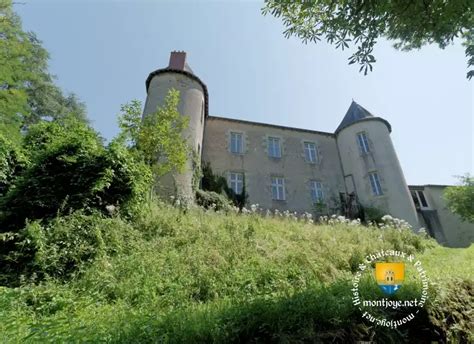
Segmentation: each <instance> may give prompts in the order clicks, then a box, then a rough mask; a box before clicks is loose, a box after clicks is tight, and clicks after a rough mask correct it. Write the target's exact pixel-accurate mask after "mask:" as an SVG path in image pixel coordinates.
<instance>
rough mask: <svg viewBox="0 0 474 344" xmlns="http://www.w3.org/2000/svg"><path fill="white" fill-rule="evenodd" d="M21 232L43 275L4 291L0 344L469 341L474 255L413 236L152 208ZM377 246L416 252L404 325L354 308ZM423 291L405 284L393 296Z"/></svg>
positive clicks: (0, 292) (0, 290)
mask: <svg viewBox="0 0 474 344" xmlns="http://www.w3.org/2000/svg"><path fill="white" fill-rule="evenodd" d="M25 231H26V232H27V234H28V235H27V237H28V238H29V240H30V241H29V242H28V243H31V242H33V243H34V244H35V245H36V247H37V252H36V253H35V256H34V263H33V265H32V266H31V269H32V271H36V273H35V274H32V275H31V274H30V275H25V278H24V280H23V281H22V282H21V284H20V285H19V286H17V287H8V288H7V287H0V342H6V343H16V342H122V343H148V342H165V343H166V342H169V343H209V342H225V343H229V342H281V343H289V342H291V343H293V342H333V341H335V342H355V341H356V340H376V341H377V342H400V341H411V342H421V343H422V342H430V341H431V340H439V341H441V342H446V341H448V342H469V341H471V342H472V341H473V340H474V335H473V328H472V324H473V323H474V315H473V305H474V288H473V281H474V277H473V268H472V262H473V261H474V247H473V246H471V247H470V248H468V249H448V248H443V247H440V246H439V245H437V244H436V243H435V242H434V241H433V240H431V239H427V238H426V237H423V236H421V235H416V234H413V233H412V232H410V231H408V230H398V229H393V228H386V229H377V228H375V227H363V226H360V225H357V224H354V223H353V224H350V223H339V222H337V221H336V223H334V224H326V225H315V224H312V223H309V222H308V221H296V220H294V219H292V218H291V217H290V218H285V217H278V218H275V217H264V216H260V215H256V214H248V215H241V214H240V215H239V214H220V213H216V212H213V211H207V212H206V211H204V210H200V209H191V210H181V209H177V208H173V207H171V206H167V205H163V204H155V203H152V202H150V203H149V204H148V205H147V206H144V207H143V208H142V209H141V211H140V213H139V214H137V215H136V216H134V217H133V219H129V220H124V219H122V218H120V217H118V216H116V217H112V218H105V217H103V216H100V215H85V214H82V213H75V214H72V215H70V216H68V217H64V218H59V219H57V220H54V221H53V222H52V223H51V224H50V225H48V226H47V227H42V226H41V225H40V224H39V223H32V224H30V225H29V226H27V228H26V229H25ZM380 249H396V250H400V251H404V252H406V253H409V254H414V255H416V257H417V258H419V259H420V260H421V261H422V262H423V264H424V267H425V269H426V270H427V273H428V275H429V278H430V280H431V282H432V283H431V284H430V290H429V299H428V303H427V305H426V307H425V308H424V309H423V311H422V312H420V313H419V314H417V317H416V318H415V320H413V321H412V322H410V323H409V324H407V325H405V326H403V327H401V328H399V329H398V330H390V329H386V328H382V327H377V326H374V325H373V324H371V323H370V322H368V321H366V320H363V319H362V317H361V312H360V311H359V310H358V309H357V308H356V307H354V306H353V305H352V299H351V295H352V294H351V291H350V289H351V287H352V285H351V279H352V276H353V273H354V272H355V271H356V270H357V267H358V265H359V263H361V262H362V260H363V258H364V257H365V256H366V255H367V254H369V253H373V252H377V251H379V250H380ZM418 287H419V281H416V280H415V279H408V280H407V282H406V283H405V284H404V286H403V287H402V289H401V290H400V293H399V294H397V296H396V297H397V298H400V299H403V298H405V297H410V296H413V290H416V288H418ZM361 289H363V290H366V291H373V290H376V289H377V286H376V285H375V284H374V282H373V281H371V280H369V279H365V280H364V281H362V282H361ZM390 312H391V311H390V310H387V311H386V314H385V315H386V316H390V314H391V313H390Z"/></svg>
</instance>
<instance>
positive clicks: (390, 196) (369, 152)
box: [336, 102, 419, 229]
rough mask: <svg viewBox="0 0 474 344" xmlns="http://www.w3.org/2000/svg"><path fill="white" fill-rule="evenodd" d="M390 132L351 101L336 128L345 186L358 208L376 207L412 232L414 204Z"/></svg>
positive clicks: (377, 118) (414, 220)
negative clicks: (358, 204)
mask: <svg viewBox="0 0 474 344" xmlns="http://www.w3.org/2000/svg"><path fill="white" fill-rule="evenodd" d="M390 132H391V126H390V124H389V123H388V122H387V121H386V120H384V119H383V118H380V117H374V116H373V115H372V114H370V112H368V111H367V110H366V109H364V108H363V107H362V106H360V105H359V104H357V103H356V102H352V104H351V106H350V107H349V110H348V111H347V114H346V116H345V117H344V119H343V121H342V122H341V124H340V125H339V127H338V128H337V129H336V137H337V145H338V149H339V152H340V157H341V164H342V168H343V171H344V179H345V182H346V187H347V189H348V190H350V192H351V191H355V193H356V194H357V197H358V199H359V201H360V203H361V204H362V206H364V207H374V208H378V209H380V210H382V211H384V212H386V213H387V214H390V215H392V216H394V217H397V218H400V219H403V220H405V221H407V222H408V223H409V224H410V225H411V226H412V227H413V228H414V229H416V228H418V227H419V222H418V217H417V214H416V209H415V205H414V203H413V199H412V198H411V195H410V192H409V190H408V185H407V183H406V181H405V176H404V175H403V171H402V168H401V166H400V162H399V161H398V156H397V153H396V152H395V148H394V146H393V143H392V140H391V138H390Z"/></svg>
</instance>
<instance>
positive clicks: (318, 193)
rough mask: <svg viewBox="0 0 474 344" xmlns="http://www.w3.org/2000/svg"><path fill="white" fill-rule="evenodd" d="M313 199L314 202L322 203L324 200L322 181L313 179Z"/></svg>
mask: <svg viewBox="0 0 474 344" xmlns="http://www.w3.org/2000/svg"><path fill="white" fill-rule="evenodd" d="M311 200H312V201H313V203H320V202H322V201H323V200H324V193H323V184H322V183H321V182H317V181H314V180H312V181H311Z"/></svg>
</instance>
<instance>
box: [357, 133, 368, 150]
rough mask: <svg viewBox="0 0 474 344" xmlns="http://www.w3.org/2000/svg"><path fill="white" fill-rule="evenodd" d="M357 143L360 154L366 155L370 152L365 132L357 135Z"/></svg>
mask: <svg viewBox="0 0 474 344" xmlns="http://www.w3.org/2000/svg"><path fill="white" fill-rule="evenodd" d="M357 142H358V143H359V148H360V151H361V152H362V153H368V152H369V151H370V149H369V140H368V139H367V134H366V133H365V132H362V133H358V134H357Z"/></svg>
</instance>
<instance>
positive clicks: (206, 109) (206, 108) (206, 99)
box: [145, 68, 209, 117]
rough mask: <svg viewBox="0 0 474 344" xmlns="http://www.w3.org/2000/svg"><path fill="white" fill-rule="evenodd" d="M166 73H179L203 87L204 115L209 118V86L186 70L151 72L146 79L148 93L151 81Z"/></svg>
mask: <svg viewBox="0 0 474 344" xmlns="http://www.w3.org/2000/svg"><path fill="white" fill-rule="evenodd" d="M165 73H177V74H182V75H186V76H187V77H189V78H191V79H193V80H194V81H196V82H198V83H199V84H200V85H201V87H202V89H203V91H204V115H205V117H208V116H209V93H208V91H207V86H206V84H205V83H203V82H202V80H201V79H199V78H198V77H197V76H196V75H194V74H193V73H190V72H188V71H186V70H181V69H174V68H161V69H157V70H155V71H153V72H151V73H150V74H149V75H148V78H146V81H145V87H146V92H147V93H148V88H149V87H150V82H151V80H152V79H153V78H154V77H155V76H157V75H159V74H165Z"/></svg>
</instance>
